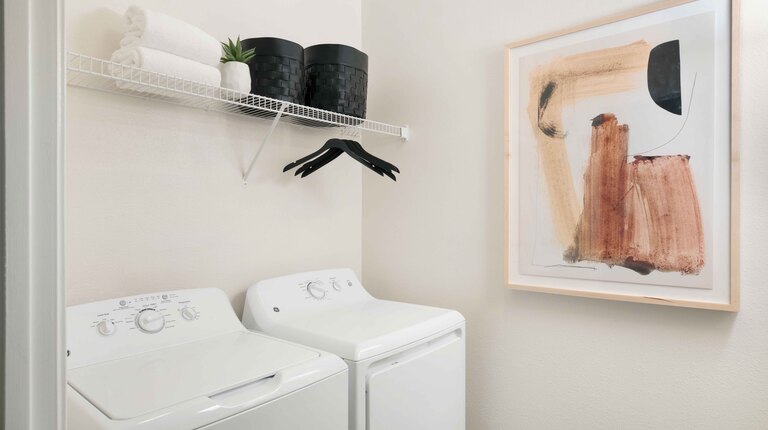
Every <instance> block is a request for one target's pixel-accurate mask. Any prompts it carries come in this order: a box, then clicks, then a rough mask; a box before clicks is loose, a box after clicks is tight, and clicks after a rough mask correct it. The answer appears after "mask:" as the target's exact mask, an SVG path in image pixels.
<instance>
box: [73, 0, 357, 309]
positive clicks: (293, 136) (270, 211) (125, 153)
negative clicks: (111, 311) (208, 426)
mask: <svg viewBox="0 0 768 430" xmlns="http://www.w3.org/2000/svg"><path fill="white" fill-rule="evenodd" d="M130 4H140V5H144V6H146V7H148V8H150V9H152V10H156V11H159V12H164V13H167V14H169V15H173V16H176V17H177V18H180V19H182V20H185V21H188V22H190V23H192V24H195V25H197V26H199V27H201V28H203V29H204V30H206V31H207V32H208V33H209V34H211V35H212V36H214V37H216V38H217V39H219V40H226V37H232V38H234V37H236V36H237V35H238V34H240V35H242V36H243V38H246V37H259V36H277V37H283V38H287V39H291V40H294V41H296V42H298V43H300V44H302V45H304V46H310V45H312V44H316V43H328V42H337V43H346V44H349V45H353V46H358V47H359V46H360V37H361V30H360V24H361V17H360V7H361V4H360V0H329V1H324V2H322V4H319V3H318V2H313V1H309V0H289V1H282V0H265V1H259V2H253V1H245V0H226V1H223V2H212V1H186V2H178V1H172V0H159V1H157V0H156V1H151V0H130V1H129V0H120V1H105V0H71V1H67V43H68V49H70V50H73V51H77V52H80V53H84V54H88V55H93V56H96V57H100V58H109V55H110V54H111V52H112V51H113V50H114V49H116V47H117V46H118V42H119V40H120V38H121V31H120V25H121V14H122V12H123V11H124V10H125V8H126V7H127V6H128V5H130ZM268 126H269V123H268V122H266V121H264V120H255V119H250V118H245V117H236V116H232V115H225V114H221V113H215V112H205V111H202V110H195V109H188V108H180V107H177V106H171V105H164V104H161V103H156V102H148V101H144V100H141V99H135V98H129V97H120V96H115V95H109V94H101V93H96V92H93V91H90V90H84V89H80V88H72V87H69V88H68V103H67V154H66V196H65V205H66V213H65V218H66V226H65V227H66V285H67V293H68V297H67V302H68V304H77V303H83V302H88V301H93V300H99V299H105V298H111V297H117V296H122V295H129V294H138V293H144V292H153V291H159V290H168V289H178V288H199V287H219V288H223V289H224V290H226V291H227V293H228V294H229V296H230V298H231V299H232V300H233V304H234V306H235V309H236V310H237V311H238V313H239V312H240V311H241V310H242V303H243V298H244V296H245V289H246V287H247V286H248V285H249V284H250V283H252V282H255V281H257V280H259V279H263V278H265V277H269V276H277V275H281V274H285V273H291V272H297V271H304V270H311V269H318V268H325V267H336V266H345V267H347V266H348V267H352V268H355V269H359V268H360V254H361V249H360V247H361V235H360V223H361V210H362V209H361V205H362V202H361V187H362V184H361V179H360V167H359V165H357V164H356V163H355V162H354V161H352V160H349V159H343V158H342V159H339V160H338V161H336V162H334V164H333V165H329V166H327V167H326V168H324V169H323V170H321V171H319V172H318V173H316V174H315V175H313V176H312V177H310V178H308V179H307V180H298V179H296V178H294V177H293V176H292V175H289V174H284V173H282V167H283V166H284V165H285V164H287V163H289V162H291V161H293V160H296V159H298V158H300V157H301V156H303V155H305V154H307V153H310V152H312V151H314V150H315V149H316V148H317V147H319V146H320V145H322V144H323V143H324V142H325V140H326V139H328V138H329V137H334V136H335V135H334V134H331V133H329V132H327V131H323V130H320V131H318V130H307V129H302V128H297V127H295V126H291V125H288V124H285V123H282V124H280V125H279V126H278V128H277V131H276V132H275V134H274V135H273V136H272V139H271V140H270V142H269V143H268V144H267V146H266V147H265V148H264V151H263V152H262V155H261V157H260V159H259V160H258V162H257V164H256V167H255V170H254V173H253V175H252V177H251V180H250V184H249V185H248V186H247V187H244V186H243V184H242V182H241V180H240V176H241V174H242V171H243V170H244V168H245V166H247V163H248V162H250V157H251V156H252V155H253V154H254V153H255V151H256V148H257V145H258V144H259V142H260V141H261V138H262V136H263V135H264V133H265V131H266V130H267V127H268Z"/></svg>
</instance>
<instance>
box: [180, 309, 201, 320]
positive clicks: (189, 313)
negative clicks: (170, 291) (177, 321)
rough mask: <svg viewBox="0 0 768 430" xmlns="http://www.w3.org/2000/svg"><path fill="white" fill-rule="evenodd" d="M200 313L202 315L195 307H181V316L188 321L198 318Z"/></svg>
mask: <svg viewBox="0 0 768 430" xmlns="http://www.w3.org/2000/svg"><path fill="white" fill-rule="evenodd" d="M198 315H200V313H199V312H198V311H197V309H195V308H193V307H189V306H184V307H183V308H181V316H182V318H184V319H185V320H187V321H194V320H196V319H197V316H198Z"/></svg>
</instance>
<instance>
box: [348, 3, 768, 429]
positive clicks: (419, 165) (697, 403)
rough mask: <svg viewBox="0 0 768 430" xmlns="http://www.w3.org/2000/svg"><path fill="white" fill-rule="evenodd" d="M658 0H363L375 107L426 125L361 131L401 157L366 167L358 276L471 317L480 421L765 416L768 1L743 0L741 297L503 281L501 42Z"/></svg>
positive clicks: (387, 292)
mask: <svg viewBox="0 0 768 430" xmlns="http://www.w3.org/2000/svg"><path fill="white" fill-rule="evenodd" d="M648 3H650V2H649V1H646V0H618V1H614V2H605V1H603V0H577V1H568V0H542V1H538V2H524V1H502V0H481V1H474V2H466V1H458V0H447V1H444V2H441V3H440V5H439V7H436V6H435V5H434V4H433V3H432V2H412V1H408V0H365V1H364V2H363V47H364V49H365V50H366V51H367V52H368V53H369V55H370V56H371V68H370V72H371V73H370V75H371V88H370V96H369V97H370V100H371V105H370V109H369V111H370V116H371V117H375V118H380V119H382V120H391V121H402V122H407V123H409V124H410V125H411V127H412V132H413V139H412V140H411V141H410V142H408V143H405V144H396V143H391V142H390V141H384V140H379V139H375V138H373V139H367V140H366V142H367V143H368V144H369V145H368V146H369V149H370V150H371V151H372V152H378V153H380V154H381V155H382V157H383V158H386V159H388V160H391V161H392V162H394V163H395V164H397V165H398V166H399V167H400V168H401V170H402V172H403V173H402V175H401V176H400V178H399V180H398V182H397V184H392V183H389V182H387V181H383V180H381V178H379V177H377V176H376V175H370V174H368V173H367V172H365V173H364V174H363V190H364V197H363V271H364V276H363V279H364V282H365V283H366V285H367V286H368V287H369V288H370V289H371V290H372V292H373V293H374V294H376V295H378V296H379V297H382V298H388V299H395V300H403V301H410V302H417V303H423V304H430V305H436V306H443V307H449V308H455V309H458V310H460V311H461V312H462V313H463V314H464V315H465V316H466V317H467V324H468V349H467V356H468V371H467V388H468V397H467V399H468V405H467V407H468V422H467V424H468V425H467V428H468V429H469V430H497V429H533V430H542V429H585V430H594V429H619V428H620V429H713V430H714V429H745V430H747V429H749V430H761V429H766V428H768V407H766V406H768V335H766V333H768V288H766V278H768V269H766V266H765V264H764V263H762V260H763V258H764V255H765V254H766V252H768V249H767V247H766V241H768V224H766V221H765V214H766V213H768V181H767V180H766V173H765V167H764V166H765V165H766V164H768V146H766V145H765V136H766V134H767V133H768V125H766V122H765V121H764V118H765V117H766V115H768V104H767V103H766V102H765V100H766V98H768V86H767V85H766V82H765V79H764V78H763V76H764V71H765V70H766V68H768V54H767V51H766V49H765V46H766V42H768V26H766V25H765V24H766V21H765V17H766V16H768V3H766V2H765V1H763V0H744V2H743V3H744V4H743V16H744V19H743V23H742V31H743V44H742V57H743V61H742V64H741V66H742V77H743V97H742V101H741V110H742V113H743V114H742V118H743V126H742V135H743V139H742V147H741V149H742V151H741V152H742V176H741V185H742V194H743V196H742V201H741V222H742V229H743V233H742V236H741V249H740V252H741V256H742V267H743V269H742V303H743V305H742V310H741V312H739V313H738V314H729V313H718V312H712V311H701V310H693V309H680V308H667V307H660V306H653V305H640V304H629V303H620V302H611V301H599V300H592V299H582V298H572V297H563V296H554V295H544V294H536V293H525V292H515V291H509V290H506V289H505V288H504V285H505V280H504V223H505V220H504V171H503V169H504V138H503V130H504V113H503V112H504V101H503V89H502V86H503V82H504V76H503V68H504V64H503V58H504V54H503V45H504V44H505V43H509V42H512V41H515V40H519V39H523V38H526V37H531V36H535V35H538V34H541V33H544V32H547V31H552V30H557V29H560V28H564V27H566V26H570V25H576V24H580V23H583V22H586V21H589V20H591V19H595V18H599V17H603V16H607V15H610V14H612V13H615V12H620V11H624V10H628V9H630V8H632V7H635V6H639V5H643V4H648Z"/></svg>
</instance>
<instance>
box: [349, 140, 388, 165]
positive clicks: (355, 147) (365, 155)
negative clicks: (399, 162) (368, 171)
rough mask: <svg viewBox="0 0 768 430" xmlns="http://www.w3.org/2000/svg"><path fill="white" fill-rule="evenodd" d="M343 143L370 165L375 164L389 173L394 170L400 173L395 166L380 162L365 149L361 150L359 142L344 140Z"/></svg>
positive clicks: (379, 159)
mask: <svg viewBox="0 0 768 430" xmlns="http://www.w3.org/2000/svg"><path fill="white" fill-rule="evenodd" d="M344 141H345V142H347V144H349V145H350V147H351V148H352V149H353V150H354V151H355V152H357V153H358V154H360V155H361V156H362V157H363V158H365V159H366V160H368V161H370V162H371V163H373V164H375V165H377V166H379V167H383V168H386V169H388V170H390V171H393V170H394V171H395V172H397V173H400V169H398V168H397V166H395V165H394V164H390V163H388V162H386V161H384V160H382V159H381V158H377V157H376V156H374V155H373V154H371V153H370V152H368V151H366V150H365V148H363V145H361V144H360V143H359V142H355V141H354V140H347V139H345V140H344Z"/></svg>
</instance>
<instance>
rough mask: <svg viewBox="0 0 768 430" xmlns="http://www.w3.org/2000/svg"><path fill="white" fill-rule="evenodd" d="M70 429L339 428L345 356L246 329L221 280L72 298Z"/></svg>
mask: <svg viewBox="0 0 768 430" xmlns="http://www.w3.org/2000/svg"><path fill="white" fill-rule="evenodd" d="M67 345H68V350H67V355H68V357H67V388H66V389H67V428H68V429H69V430H115V429H125V430H128V429H130V430H161V429H162V430H170V429H173V430H191V429H205V430H244V429H257V428H258V429H265V430H289V429H290V430H306V429H314V430H318V429H322V430H339V429H346V428H347V381H348V371H347V366H346V365H345V363H344V362H343V361H342V360H341V359H340V358H338V357H336V356H334V355H331V354H328V353H325V352H320V351H318V350H315V349H312V348H308V347H305V346H301V345H296V344H293V343H290V342H287V341H285V340H280V339H275V338H271V337H268V336H265V335H262V334H258V333H253V332H250V331H248V330H246V329H245V328H244V327H243V325H242V324H241V323H240V321H239V320H238V319H237V316H236V315H235V313H234V311H233V310H232V307H231V305H230V303H229V300H228V299H227V297H226V295H225V294H224V293H223V292H222V291H221V290H218V289H197V290H178V291H168V292H164V293H157V294H152V295H141V296H132V297H123V298H118V299H114V300H107V301H102V302H96V303H89V304H84V305H78V306H70V307H68V308H67Z"/></svg>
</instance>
